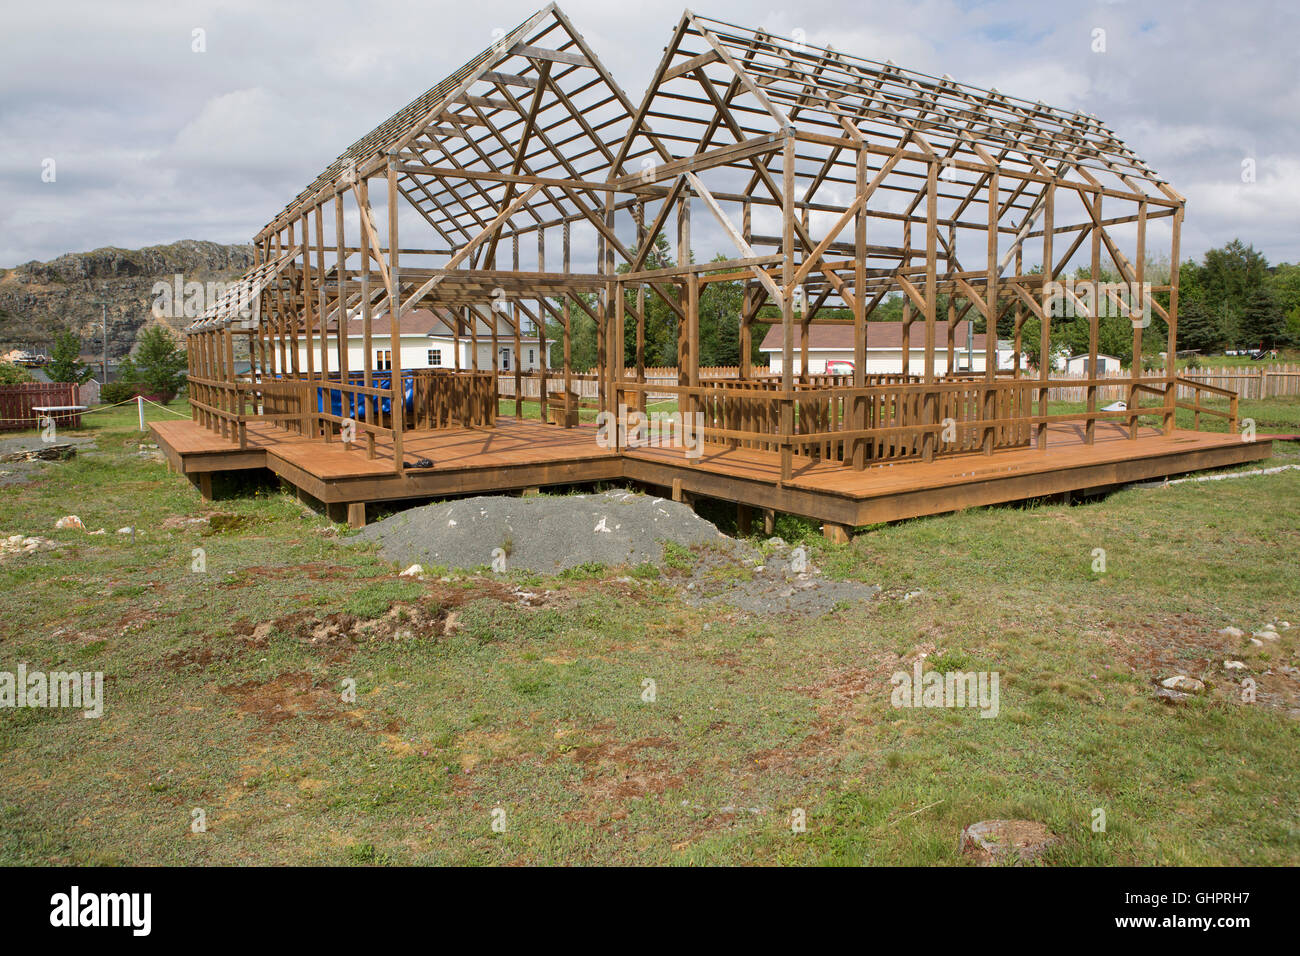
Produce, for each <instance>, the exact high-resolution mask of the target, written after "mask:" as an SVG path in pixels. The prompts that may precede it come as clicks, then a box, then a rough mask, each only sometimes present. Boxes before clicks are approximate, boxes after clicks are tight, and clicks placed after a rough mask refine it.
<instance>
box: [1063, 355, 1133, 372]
mask: <svg viewBox="0 0 1300 956" xmlns="http://www.w3.org/2000/svg"><path fill="white" fill-rule="evenodd" d="M1062 365H1064V366H1065V371H1067V372H1070V373H1073V374H1078V375H1087V374H1088V372H1089V368H1088V356H1086V355H1072V356H1070V357H1069V358H1068V359H1065V360H1064V361H1063V362H1062V361H1058V362H1057V363H1056V367H1057V368H1058V369H1059V368H1061V366H1062ZM1123 367H1124V363H1123V362H1121V361H1120V360H1119V359H1118V358H1116V357H1115V356H1113V355H1102V354H1101V353H1100V352H1098V353H1097V373H1098V374H1104V373H1107V372H1118V371H1119V370H1120V369H1122V368H1123Z"/></svg>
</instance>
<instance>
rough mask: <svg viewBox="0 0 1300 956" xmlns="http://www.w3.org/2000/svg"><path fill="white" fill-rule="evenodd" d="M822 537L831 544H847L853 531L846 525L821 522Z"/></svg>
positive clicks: (851, 537)
mask: <svg viewBox="0 0 1300 956" xmlns="http://www.w3.org/2000/svg"><path fill="white" fill-rule="evenodd" d="M822 535H823V536H824V537H825V538H826V540H827V541H829V542H830V543H831V544H848V543H849V542H850V541H851V540H852V539H853V531H852V529H851V528H849V526H848V525H845V524H836V523H835V522H834V521H826V522H823V524H822Z"/></svg>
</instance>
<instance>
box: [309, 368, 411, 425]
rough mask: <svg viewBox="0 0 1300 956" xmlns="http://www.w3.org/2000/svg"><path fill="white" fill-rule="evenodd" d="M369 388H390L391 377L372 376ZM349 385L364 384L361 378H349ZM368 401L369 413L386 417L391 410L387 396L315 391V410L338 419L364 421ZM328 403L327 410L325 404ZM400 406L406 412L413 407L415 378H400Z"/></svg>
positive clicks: (332, 390)
mask: <svg viewBox="0 0 1300 956" xmlns="http://www.w3.org/2000/svg"><path fill="white" fill-rule="evenodd" d="M370 382H371V386H372V387H374V388H391V387H392V384H393V377H392V376H391V375H384V376H380V375H372V376H371V379H370ZM348 384H349V385H362V384H364V377H363V376H349V377H348ZM367 401H369V403H370V408H371V411H373V412H378V413H379V414H383V415H387V414H388V413H389V411H390V410H391V408H392V400H391V399H390V398H388V397H387V396H379V395H355V394H353V393H352V392H344V391H342V390H341V389H337V388H324V387H318V388H317V389H316V410H317V411H321V412H324V411H328V412H329V414H331V415H337V416H338V417H339V418H356V419H364V418H365V416H366V404H365V403H366V402H367ZM327 402H328V409H327V408H326V403H327ZM402 406H403V408H404V409H405V410H406V411H408V412H409V411H411V410H412V409H413V408H414V407H415V378H414V377H411V378H407V377H406V376H405V375H403V376H402Z"/></svg>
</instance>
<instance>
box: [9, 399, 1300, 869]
mask: <svg viewBox="0 0 1300 956" xmlns="http://www.w3.org/2000/svg"><path fill="white" fill-rule="evenodd" d="M177 408H178V409H182V408H183V406H177ZM153 414H158V415H161V414H162V413H161V412H158V411H157V410H156V409H155V410H153V412H151V415H153ZM1270 414H1274V415H1278V416H1285V415H1287V414H1289V412H1288V411H1286V410H1285V409H1281V410H1277V411H1274V412H1270ZM134 415H135V411H134V409H129V410H126V411H123V412H112V413H105V414H102V415H100V416H90V417H88V419H87V422H88V425H90V426H91V429H90V430H91V431H92V432H93V434H94V435H95V436H96V438H97V443H98V452H97V453H93V454H92V453H83V454H81V455H79V456H78V457H77V458H76V459H74V460H73V461H71V462H67V463H64V464H58V465H50V466H47V467H45V468H44V469H43V470H42V472H41V474H40V477H39V478H38V480H36V481H34V482H32V483H29V484H25V485H18V486H12V487H7V488H3V489H0V533H3V534H11V533H18V532H22V533H29V534H31V533H35V534H41V535H44V536H47V537H50V538H52V539H54V540H56V541H58V542H59V543H60V544H61V545H62V547H61V548H60V549H59V550H57V551H54V552H42V553H39V554H37V555H32V556H23V557H16V558H7V559H5V560H4V561H3V562H2V563H0V622H3V623H0V670H10V671H12V670H13V669H14V668H15V667H16V665H17V663H19V662H26V663H27V664H28V666H29V667H41V668H45V669H56V668H59V669H63V668H76V669H79V670H100V671H103V672H104V674H105V678H106V703H105V715H104V717H103V718H102V719H100V720H85V719H82V718H81V716H80V715H79V714H76V713H69V712H64V711H58V710H23V711H13V710H3V711H0V829H2V830H3V839H0V863H9V864H55V863H76V864H91V865H99V864H134V863H157V864H167V863H174V864H280V863H305V864H339V865H357V864H362V865H401V864H439V863H445V864H476V863H489V864H507V863H624V864H684V863H729V864H772V863H794V864H840V863H843V864H861V863H871V864H923V865H932V864H958V863H960V862H962V861H961V858H960V857H959V856H958V855H957V838H958V834H959V832H960V830H961V828H962V826H964V825H966V824H968V823H971V822H973V821H976V820H982V819H990V818H1000V817H1028V818H1032V819H1036V820H1041V821H1043V822H1045V823H1047V824H1048V825H1050V826H1051V827H1052V828H1053V829H1054V830H1056V831H1057V832H1058V833H1059V834H1061V835H1062V837H1063V838H1064V839H1063V842H1062V844H1061V846H1060V847H1059V848H1058V849H1057V850H1055V851H1054V852H1053V854H1052V855H1051V856H1050V857H1049V859H1048V863H1049V864H1178V865H1180V864H1212V865H1220V864H1225V865H1226V864H1294V863H1296V862H1300V817H1298V815H1297V808H1296V802H1295V793H1296V792H1297V787H1298V785H1300V774H1298V773H1297V760H1296V756H1295V754H1296V746H1295V745H1296V739H1297V738H1296V734H1297V723H1296V720H1295V719H1294V718H1292V717H1290V716H1288V715H1287V713H1286V712H1285V708H1281V707H1277V706H1273V705H1271V704H1269V703H1267V702H1261V703H1259V704H1255V705H1244V704H1242V703H1240V702H1239V701H1238V700H1237V698H1236V696H1235V692H1234V688H1233V687H1232V686H1231V685H1230V683H1229V681H1228V680H1227V678H1226V676H1225V673H1224V672H1223V671H1222V669H1221V667H1220V666H1219V662H1221V661H1222V660H1223V659H1224V658H1227V657H1234V658H1237V659H1240V660H1244V661H1246V662H1247V663H1248V664H1249V665H1250V667H1251V671H1250V673H1251V674H1253V675H1255V676H1257V677H1258V678H1259V679H1260V682H1261V689H1262V690H1265V691H1267V692H1268V694H1271V695H1277V697H1278V698H1279V699H1280V698H1282V697H1285V695H1286V693H1289V691H1288V690H1287V688H1288V687H1291V688H1292V689H1293V688H1294V684H1293V683H1292V684H1289V685H1288V684H1287V683H1286V681H1285V680H1284V678H1283V677H1282V676H1281V670H1280V668H1281V667H1282V666H1290V667H1294V666H1295V665H1296V664H1297V663H1298V661H1297V652H1298V647H1297V639H1296V637H1295V636H1294V635H1296V634H1298V633H1300V628H1298V629H1297V630H1294V631H1290V632H1284V634H1283V637H1282V638H1281V639H1280V640H1279V641H1278V642H1276V643H1273V644H1269V645H1267V646H1265V647H1262V648H1252V647H1251V646H1250V645H1249V644H1248V642H1246V641H1245V640H1237V641H1232V640H1229V639H1226V638H1222V637H1220V636H1218V634H1217V633H1216V632H1217V630H1218V629H1219V628H1221V627H1223V626H1225V625H1228V624H1234V625H1237V626H1239V627H1242V628H1244V629H1245V630H1246V631H1247V632H1248V633H1249V631H1250V630H1251V629H1253V628H1255V627H1258V626H1259V625H1261V624H1262V623H1264V622H1266V621H1270V620H1272V621H1277V620H1282V619H1286V620H1291V621H1296V622H1300V575H1297V574H1296V573H1295V555H1296V548H1297V544H1298V543H1300V537H1298V532H1297V529H1298V528H1300V472H1288V473H1284V474H1279V475H1275V476H1271V477H1267V478H1243V479H1240V480H1236V481H1224V482H1209V483H1203V484H1194V483H1189V484H1184V485H1179V486H1176V487H1171V488H1165V489H1158V490H1142V489H1136V488H1133V489H1128V490H1124V491H1120V492H1118V493H1116V494H1114V495H1112V496H1110V497H1109V498H1107V499H1105V500H1098V501H1093V502H1088V503H1084V504H1081V505H1076V506H1074V507H1067V506H1058V505H1043V504H1041V503H1040V504H1036V505H1034V504H1031V505H1026V506H1021V507H999V508H987V509H977V510H971V511H967V512H963V513H959V514H954V515H949V516H945V517H939V518H931V519H921V520H916V521H908V522H902V523H899V524H895V525H891V526H887V527H880V528H876V529H873V530H870V531H868V532H866V533H862V534H860V535H859V536H858V537H857V538H856V539H855V540H854V542H853V543H852V544H851V545H848V546H831V545H827V544H825V543H824V542H823V541H822V540H820V539H819V538H817V537H816V536H815V535H813V534H811V533H809V532H810V531H811V530H812V529H811V526H810V524H809V523H807V522H797V521H795V520H794V519H788V521H787V524H785V525H783V526H782V527H781V530H782V532H783V533H786V534H788V535H789V536H790V537H791V538H798V539H801V540H804V541H805V543H806V544H807V546H808V547H809V549H810V557H811V560H812V561H813V563H814V564H815V565H816V566H818V567H820V568H822V569H823V570H824V571H825V572H826V573H827V574H828V575H831V576H834V577H842V578H851V579H857V580H862V581H865V582H868V583H871V584H879V585H881V586H882V587H884V588H885V590H884V592H883V593H882V595H881V596H880V597H879V598H878V599H877V600H876V601H874V602H872V603H870V604H866V605H859V606H852V607H846V608H842V609H840V610H837V611H835V612H833V613H832V614H829V615H827V616H825V617H823V618H820V619H816V620H807V619H800V618H791V617H790V616H788V615H787V614H783V613H781V614H773V615H771V616H769V617H746V616H741V615H738V614H736V613H735V612H734V611H732V610H730V609H729V608H726V607H722V606H716V607H715V606H705V607H695V606H692V605H691V604H689V603H687V602H685V601H684V600H683V599H682V596H681V594H680V592H679V591H678V590H677V588H678V587H679V586H680V585H679V584H678V583H676V582H675V580H674V578H673V576H672V575H666V576H662V577H661V576H660V575H659V574H658V573H657V571H658V569H655V568H653V566H651V567H646V566H641V567H638V568H634V569H631V570H629V569H619V568H602V567H600V566H596V565H588V566H583V567H582V568H581V569H575V572H573V573H570V574H568V575H564V576H559V577H545V578H544V577H541V576H536V575H534V576H528V577H519V578H518V579H517V580H516V583H518V584H519V585H520V586H522V587H527V588H528V590H529V591H530V592H532V593H534V594H535V595H537V596H538V599H537V600H535V601H533V602H530V603H524V602H522V601H520V600H518V599H516V598H515V597H514V595H513V594H512V593H511V591H510V589H509V588H503V587H502V584H501V581H500V578H499V576H484V577H483V578H476V577H473V576H469V575H464V574H455V575H451V578H452V580H451V581H449V582H448V581H442V580H440V579H439V577H438V576H434V575H429V576H428V577H427V578H426V580H424V581H411V580H408V579H404V578H402V579H399V578H398V577H397V572H398V571H399V570H400V569H399V568H396V567H394V566H392V565H389V564H387V563H385V562H383V561H381V560H379V559H378V557H377V556H376V555H375V554H374V553H373V552H372V551H370V550H367V549H365V548H361V547H348V546H344V545H343V544H342V543H340V541H339V539H338V534H339V529H338V527H337V526H335V525H332V524H330V523H329V522H328V521H327V520H326V519H324V518H323V517H321V516H319V515H317V514H315V513H313V512H311V511H308V510H306V509H304V508H303V506H302V505H301V504H300V503H298V502H297V501H295V500H294V499H293V498H292V497H290V496H288V495H284V494H281V493H280V492H279V490H278V489H277V488H274V487H269V486H259V485H251V484H250V485H245V486H243V488H242V490H241V491H240V492H239V494H237V495H236V496H234V497H227V498H225V499H222V500H218V501H217V502H214V503H205V502H203V501H202V500H201V499H200V498H199V497H198V495H197V493H196V492H195V491H194V490H193V489H192V488H191V486H190V485H189V484H188V483H187V482H185V481H184V480H183V479H181V478H179V477H176V476H173V475H170V474H168V473H167V471H166V470H165V468H164V467H163V466H162V465H161V464H158V463H156V462H153V461H149V460H147V459H143V458H141V457H140V456H139V454H138V453H137V452H138V447H139V443H140V441H141V438H140V436H139V434H138V432H136V431H135V430H134V428H135V421H134ZM91 418H93V419H94V421H93V422H92V421H91ZM1261 418H1263V416H1261ZM1277 452H1278V454H1279V456H1282V457H1280V460H1283V461H1292V462H1296V461H1300V457H1297V455H1296V450H1295V448H1294V446H1282V445H1279V446H1277ZM732 510H733V511H734V509H732ZM67 513H76V514H78V515H80V516H81V517H82V519H83V520H84V521H85V523H86V525H87V527H88V528H90V529H92V530H93V529H95V528H98V527H105V528H107V529H108V532H109V533H108V534H106V535H103V536H92V535H86V534H84V533H82V532H74V531H54V530H53V524H54V521H55V520H56V519H57V518H58V517H59V516H61V515H63V514H67ZM213 513H218V514H224V515H232V516H235V518H237V519H244V521H243V522H242V526H240V527H238V528H237V529H234V530H227V531H225V532H223V533H220V534H210V535H205V534H204V533H203V530H202V529H203V528H204V527H205V526H204V525H189V524H184V523H183V522H181V521H173V522H171V524H173V525H174V527H170V528H164V527H163V523H164V521H166V519H169V518H173V519H183V518H186V517H193V516H199V515H205V514H213ZM783 520H786V519H783ZM128 524H129V525H135V526H136V527H138V528H139V529H140V532H141V533H140V534H139V535H138V536H137V537H136V540H135V542H134V543H132V542H131V540H130V538H129V537H127V536H119V535H115V534H113V531H114V530H115V529H116V528H118V527H122V526H124V525H128ZM235 524H241V522H239V521H236V522H235ZM196 548H201V549H203V550H204V551H205V553H206V560H207V571H206V573H202V574H198V573H194V572H193V571H192V570H191V566H192V562H193V557H192V554H193V551H194V549H196ZM1097 548H1102V549H1104V550H1105V552H1106V559H1107V563H1106V571H1105V572H1104V573H1100V574H1099V573H1095V572H1094V571H1093V570H1092V563H1093V560H1094V557H1093V555H1094V551H1095V549H1097ZM693 560H694V556H692V555H691V553H690V552H689V551H686V550H685V549H680V550H677V549H673V550H670V552H669V554H668V556H667V558H666V560H665V562H664V564H665V565H666V566H667V567H668V568H670V569H673V568H678V567H679V566H680V567H689V566H691V563H692V562H693ZM652 572H655V573H652ZM624 575H630V577H631V578H632V582H633V583H630V584H629V583H627V582H626V581H619V580H618V579H619V578H620V577H622V576H624ZM918 591H919V592H920V593H919V595H918V594H914V593H913V592H918ZM909 593H911V594H913V596H912V597H911V599H909V600H903V595H905V594H909ZM263 624H269V625H272V626H270V627H262V628H259V627H258V625H263ZM921 653H925V654H927V655H928V656H927V658H926V659H927V661H928V667H929V668H931V669H939V670H944V669H957V668H960V669H970V670H996V671H997V672H999V674H1000V678H1001V684H1000V693H1001V700H1000V714H999V716H998V717H997V718H996V719H983V718H980V717H979V716H978V711H976V710H946V709H945V710H933V709H929V710H927V709H917V710H913V709H896V708H894V707H892V706H891V704H890V690H891V687H890V684H889V678H890V675H891V674H892V673H893V672H894V671H897V670H907V669H910V666H911V661H912V660H913V659H915V658H916V656H917V655H919V654H921ZM1175 670H1179V671H1183V672H1186V673H1191V674H1193V675H1194V676H1205V677H1206V678H1207V680H1209V681H1210V682H1211V683H1212V685H1213V686H1212V687H1211V690H1210V692H1209V693H1208V694H1207V695H1206V696H1205V697H1203V698H1198V699H1195V700H1192V701H1191V702H1190V703H1188V704H1186V705H1184V706H1182V707H1177V708H1171V707H1167V706H1164V705H1161V704H1159V703H1158V702H1156V701H1155V700H1154V699H1153V697H1152V694H1151V683H1150V682H1151V681H1152V680H1153V679H1155V678H1159V677H1164V676H1167V675H1168V674H1169V673H1172V672H1174V671H1175ZM1270 670H1271V671H1272V674H1271V675H1269V676H1266V671H1270ZM650 681H652V682H653V686H654V689H655V694H654V701H653V702H648V701H647V700H646V699H645V696H646V695H647V694H648V687H649V686H650V685H649V684H648V683H647V682H650ZM351 687H355V699H353V698H351V697H350V696H349V694H348V690H349V688H351ZM1292 706H1295V704H1294V702H1293V703H1292ZM195 808H202V809H203V810H204V811H205V812H206V815H207V821H208V829H207V832H206V833H192V832H191V831H190V820H191V811H192V810H193V809H195ZM737 808H748V809H745V810H738V809H737ZM796 808H798V809H802V810H804V811H805V812H806V814H807V821H808V824H807V832H805V833H801V834H795V833H793V832H792V831H791V827H790V819H791V813H792V811H793V810H795V809H796ZM1095 808H1102V809H1104V810H1105V812H1106V816H1107V822H1108V827H1107V832H1105V833H1093V832H1092V831H1091V828H1090V826H1089V824H1090V821H1091V817H1092V813H1093V810H1094V809H1095ZM498 809H499V810H500V811H502V813H503V814H504V819H505V821H506V829H505V832H504V833H497V832H494V831H493V829H492V815H493V811H494V810H498ZM750 810H753V811H756V812H750Z"/></svg>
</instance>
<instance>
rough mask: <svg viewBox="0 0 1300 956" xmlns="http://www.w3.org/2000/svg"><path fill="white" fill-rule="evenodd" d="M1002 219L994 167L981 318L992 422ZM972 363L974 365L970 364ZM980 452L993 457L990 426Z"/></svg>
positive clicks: (987, 403) (995, 402)
mask: <svg viewBox="0 0 1300 956" xmlns="http://www.w3.org/2000/svg"><path fill="white" fill-rule="evenodd" d="M1001 219H1002V199H1001V194H1000V193H999V191H998V170H997V167H996V166H995V167H993V169H992V170H990V172H989V208H988V262H987V265H986V268H987V270H988V271H987V272H986V273H985V278H984V306H985V308H986V309H987V310H988V314H987V315H986V316H985V317H984V382H985V392H984V412H983V414H984V419H985V420H986V421H993V420H995V419H996V418H997V417H998V399H997V394H998V392H997V384H996V383H997V376H998V372H997V368H998V223H999V222H1000V221H1001ZM972 364H974V363H973V362H972ZM982 440H983V451H984V454H986V455H991V454H993V449H994V446H995V445H996V444H997V428H996V427H994V426H989V427H987V428H985V429H984V435H983V436H982Z"/></svg>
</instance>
